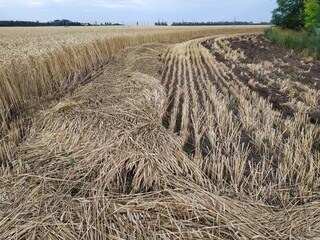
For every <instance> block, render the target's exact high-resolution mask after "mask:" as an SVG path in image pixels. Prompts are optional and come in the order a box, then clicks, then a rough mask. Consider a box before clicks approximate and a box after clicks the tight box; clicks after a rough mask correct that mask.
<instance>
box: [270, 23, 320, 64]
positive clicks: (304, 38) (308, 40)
mask: <svg viewBox="0 0 320 240" xmlns="http://www.w3.org/2000/svg"><path fill="white" fill-rule="evenodd" d="M265 36H266V38H267V39H269V40H270V41H271V42H272V43H276V44H280V45H282V46H284V47H286V48H289V49H293V50H297V51H299V52H306V53H307V54H308V55H309V56H312V57H314V58H315V59H320V34H319V31H315V32H314V33H308V32H307V31H305V30H302V31H293V30H286V29H281V28H277V27H272V28H269V29H267V30H266V31H265Z"/></svg>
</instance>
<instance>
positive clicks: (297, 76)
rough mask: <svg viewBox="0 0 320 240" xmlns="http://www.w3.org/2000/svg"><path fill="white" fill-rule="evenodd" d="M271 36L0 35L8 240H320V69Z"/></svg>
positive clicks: (219, 30) (240, 32)
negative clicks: (269, 38)
mask: <svg viewBox="0 0 320 240" xmlns="http://www.w3.org/2000/svg"><path fill="white" fill-rule="evenodd" d="M265 28H266V27H200V28H194V27H177V28H173V27H168V28H162V27H161V28H151V27H150V28H134V27H131V28H129V27H123V28H122V27H116V28H113V27H112V28H109V27H106V28H105V27H97V28H95V27H93V28H51V29H49V28H39V29H38V30H37V31H35V32H33V31H34V30H32V31H31V30H30V29H24V28H22V29H5V30H3V29H0V35H1V39H2V42H1V48H0V52H1V58H0V62H1V66H0V69H1V71H0V76H1V77H0V83H1V85H0V88H1V97H0V110H1V112H0V114H1V118H0V119H1V121H0V123H1V131H0V139H1V144H0V166H1V168H0V239H314V240H315V239H320V238H319V236H320V202H319V184H320V175H319V170H320V152H319V151H320V128H319V125H318V119H319V115H318V113H319V112H320V108H319V103H320V98H319V96H320V95H319V94H320V92H319V91H320V89H319V85H318V83H319V74H318V71H319V69H320V66H319V63H318V62H315V61H312V60H306V59H303V58H302V57H301V56H298V55H296V54H295V53H292V52H288V51H286V50H284V49H280V48H279V47H277V46H273V45H272V44H270V43H269V42H267V41H266V40H265V39H264V38H263V37H262V36H261V33H262V31H263V30H264V29H265ZM13 37H14V41H12V38H13Z"/></svg>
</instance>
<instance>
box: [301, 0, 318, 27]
mask: <svg viewBox="0 0 320 240" xmlns="http://www.w3.org/2000/svg"><path fill="white" fill-rule="evenodd" d="M304 7H305V9H304V12H305V14H304V15H305V16H304V22H305V28H307V29H309V30H311V31H313V30H314V29H317V28H319V27H320V1H319V0H307V1H305V4H304Z"/></svg>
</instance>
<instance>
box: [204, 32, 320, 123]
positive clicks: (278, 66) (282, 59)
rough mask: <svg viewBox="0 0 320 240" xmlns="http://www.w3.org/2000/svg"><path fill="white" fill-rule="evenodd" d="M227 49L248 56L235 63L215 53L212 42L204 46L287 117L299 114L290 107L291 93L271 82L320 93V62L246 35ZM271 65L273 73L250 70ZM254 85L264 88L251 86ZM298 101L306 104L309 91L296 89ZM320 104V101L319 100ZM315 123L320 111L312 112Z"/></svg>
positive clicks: (262, 39)
mask: <svg viewBox="0 0 320 240" xmlns="http://www.w3.org/2000/svg"><path fill="white" fill-rule="evenodd" d="M224 41H226V43H227V45H229V47H230V48H231V49H233V50H236V51H237V52H239V53H240V52H241V51H243V52H244V56H245V57H244V58H239V59H238V60H237V61H232V60H231V59H228V58H226V57H225V56H224V55H223V54H222V53H219V52H217V51H212V45H211V42H210V41H209V42H208V41H206V42H203V43H202V45H203V46H204V47H206V48H207V49H209V50H210V51H211V53H212V55H213V56H214V57H215V58H216V60H217V61H219V62H223V63H224V64H226V65H227V66H228V67H229V68H230V69H233V70H232V74H234V75H235V76H236V77H237V78H238V79H239V80H240V81H242V82H243V83H245V84H246V85H248V87H249V88H250V89H251V90H252V91H254V92H257V93H258V94H259V95H260V96H261V97H263V98H265V99H268V100H269V101H270V103H272V105H273V108H274V109H275V110H277V111H280V112H281V113H282V114H283V117H293V116H294V114H295V112H296V111H295V110H294V109H293V108H292V107H291V106H290V104H289V102H290V96H289V93H288V92H283V91H282V92H281V91H280V88H279V86H278V84H276V83H275V82H270V79H271V80H275V81H282V80H285V79H290V80H291V81H292V82H298V83H300V84H303V85H305V86H307V87H309V88H311V89H315V90H319V89H320V64H319V62H316V61H313V60H310V59H309V60H308V59H304V58H302V57H301V56H300V55H299V54H297V53H295V52H291V51H288V50H286V49H284V48H282V47H280V46H278V45H275V44H272V43H270V42H269V41H268V40H266V39H265V38H264V37H263V36H262V35H258V36H255V35H246V36H236V37H231V38H228V39H226V40H224ZM262 62H268V63H270V64H271V65H272V67H271V70H270V72H269V73H261V72H254V71H251V70H250V69H249V67H248V66H250V65H255V64H256V65H258V64H260V63H262ZM250 81H254V82H256V83H260V84H249V82H250ZM293 89H294V91H296V92H297V94H295V96H294V97H295V99H296V100H298V101H301V102H303V101H304V100H303V99H302V98H301V93H303V92H304V91H305V90H304V89H302V88H301V87H299V86H296V85H293ZM318 103H319V104H320V99H319V100H318ZM307 114H308V116H309V119H310V122H311V123H319V122H320V108H316V109H315V108H312V110H310V111H308V113H307Z"/></svg>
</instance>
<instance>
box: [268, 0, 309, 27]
mask: <svg viewBox="0 0 320 240" xmlns="http://www.w3.org/2000/svg"><path fill="white" fill-rule="evenodd" d="M277 3H278V7H277V8H276V9H275V10H273V12H272V21H271V22H272V23H273V24H275V25H278V26H281V27H283V28H291V29H300V28H303V27H304V0H277Z"/></svg>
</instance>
